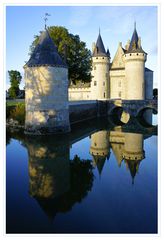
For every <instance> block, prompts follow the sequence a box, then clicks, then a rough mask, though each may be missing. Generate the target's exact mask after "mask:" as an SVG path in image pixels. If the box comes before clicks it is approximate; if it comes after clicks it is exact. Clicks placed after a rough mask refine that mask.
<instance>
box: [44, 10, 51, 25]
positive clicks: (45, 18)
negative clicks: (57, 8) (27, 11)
mask: <svg viewBox="0 0 164 240" xmlns="http://www.w3.org/2000/svg"><path fill="white" fill-rule="evenodd" d="M49 16H51V15H50V14H49V13H45V17H44V21H45V29H46V27H47V25H46V22H47V20H48V18H47V17H49Z"/></svg>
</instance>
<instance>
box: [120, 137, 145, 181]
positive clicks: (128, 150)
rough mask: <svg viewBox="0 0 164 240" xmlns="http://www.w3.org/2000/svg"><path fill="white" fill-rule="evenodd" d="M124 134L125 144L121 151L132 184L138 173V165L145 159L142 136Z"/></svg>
mask: <svg viewBox="0 0 164 240" xmlns="http://www.w3.org/2000/svg"><path fill="white" fill-rule="evenodd" d="M124 134H125V144H124V151H123V158H124V160H125V162H126V164H127V167H128V169H129V170H130V173H131V176H132V181H133V182H134V177H135V175H136V172H137V171H138V168H139V164H140V162H141V160H142V159H144V157H145V152H144V150H143V134H136V133H124Z"/></svg>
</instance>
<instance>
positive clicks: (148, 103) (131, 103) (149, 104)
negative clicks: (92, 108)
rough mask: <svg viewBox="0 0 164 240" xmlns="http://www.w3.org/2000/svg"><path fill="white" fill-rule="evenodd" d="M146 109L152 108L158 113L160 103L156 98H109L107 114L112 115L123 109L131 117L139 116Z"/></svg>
mask: <svg viewBox="0 0 164 240" xmlns="http://www.w3.org/2000/svg"><path fill="white" fill-rule="evenodd" d="M146 109H152V110H153V112H154V113H155V114H156V113H157V112H158V103H157V100H155V99H150V100H120V99H118V100H109V101H108V102H107V114H108V115H112V114H114V113H116V112H117V111H118V110H123V111H124V112H125V113H128V114H129V115H130V116H131V117H138V116H141V115H142V114H143V112H144V111H145V110H146Z"/></svg>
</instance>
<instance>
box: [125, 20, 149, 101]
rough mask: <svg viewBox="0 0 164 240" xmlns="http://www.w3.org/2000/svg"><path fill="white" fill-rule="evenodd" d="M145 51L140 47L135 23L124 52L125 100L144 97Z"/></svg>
mask: <svg viewBox="0 0 164 240" xmlns="http://www.w3.org/2000/svg"><path fill="white" fill-rule="evenodd" d="M146 59H147V53H145V52H144V51H143V49H142V47H141V39H140V38H139V37H138V34H137V30H136V24H134V32H133V35H132V38H131V41H130V43H129V44H128V46H127V50H126V52H125V54H124V61H125V79H126V92H125V99H127V100H135V99H136V100H142V99H144V98H145V79H144V78H145V77H144V73H145V62H146Z"/></svg>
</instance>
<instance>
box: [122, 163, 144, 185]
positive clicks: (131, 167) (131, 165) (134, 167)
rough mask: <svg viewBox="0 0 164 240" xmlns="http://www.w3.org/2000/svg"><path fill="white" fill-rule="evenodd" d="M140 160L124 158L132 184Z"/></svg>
mask: <svg viewBox="0 0 164 240" xmlns="http://www.w3.org/2000/svg"><path fill="white" fill-rule="evenodd" d="M140 162H141V161H138V160H136V161H131V160H126V164H127V167H128V169H129V171H130V174H131V177H132V184H134V178H135V176H136V173H137V172H138V169H139V164H140Z"/></svg>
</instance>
